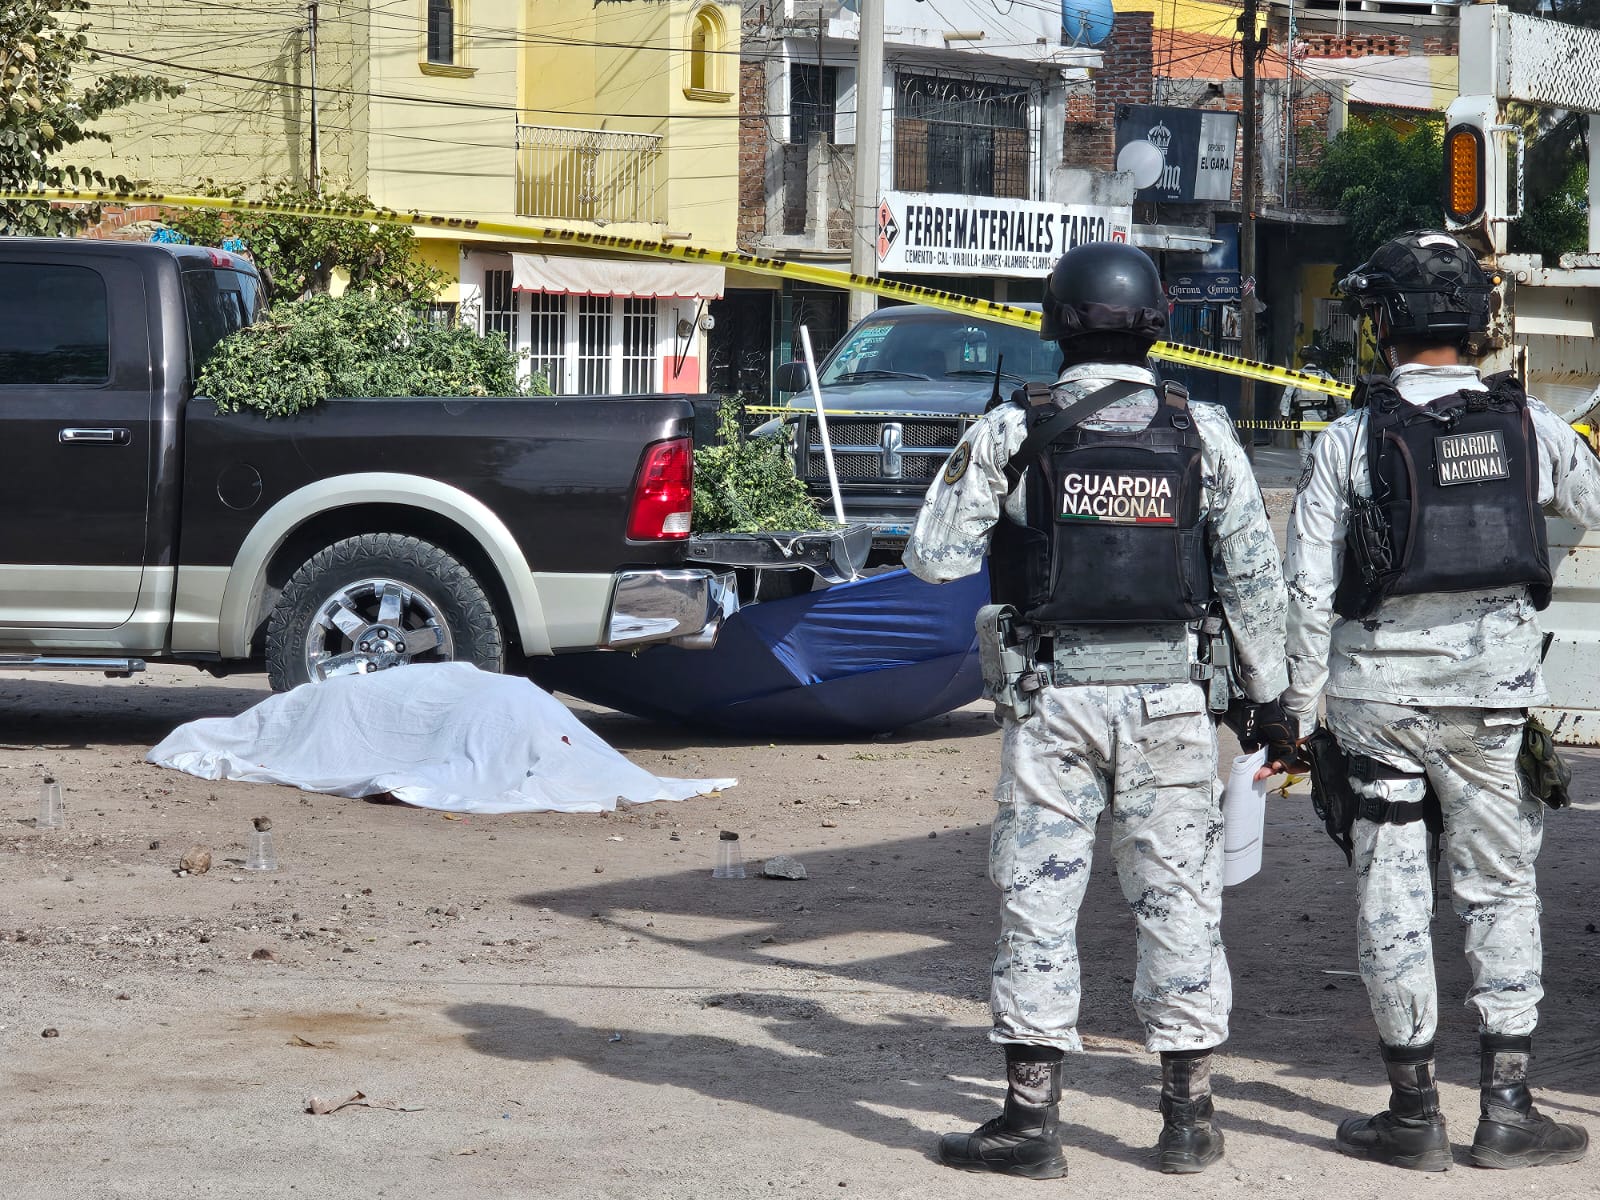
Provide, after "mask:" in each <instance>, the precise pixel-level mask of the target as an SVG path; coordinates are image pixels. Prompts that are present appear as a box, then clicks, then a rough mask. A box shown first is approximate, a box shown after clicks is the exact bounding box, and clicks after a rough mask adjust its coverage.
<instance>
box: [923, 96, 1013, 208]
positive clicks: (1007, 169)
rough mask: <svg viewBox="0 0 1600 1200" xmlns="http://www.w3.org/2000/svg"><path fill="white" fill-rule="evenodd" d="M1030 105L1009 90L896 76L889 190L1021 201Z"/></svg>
mask: <svg viewBox="0 0 1600 1200" xmlns="http://www.w3.org/2000/svg"><path fill="white" fill-rule="evenodd" d="M1034 98H1035V93H1034V92H1033V91H1031V90H1030V89H1029V88H1026V87H1018V86H1015V85H1010V84H1001V83H987V82H984V81H982V80H976V79H942V78H939V77H937V76H933V75H911V74H899V75H897V76H896V77H895V109H894V174H895V187H896V188H898V189H899V190H901V191H907V192H955V193H959V194H963V195H969V196H1012V197H1018V198H1021V199H1027V198H1028V196H1029V184H1030V180H1031V177H1032V173H1033V172H1032V162H1033V155H1032V152H1031V147H1032V141H1033V136H1032V126H1031V115H1032V112H1033V108H1034V105H1033V100H1034Z"/></svg>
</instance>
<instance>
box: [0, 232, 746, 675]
mask: <svg viewBox="0 0 1600 1200" xmlns="http://www.w3.org/2000/svg"><path fill="white" fill-rule="evenodd" d="M261 303H262V290H261V284H260V279H259V277H258V276H257V274H256V272H255V270H254V268H253V267H251V265H250V264H249V263H248V262H246V261H244V260H242V259H239V258H237V257H235V256H233V255H229V254H226V253H223V252H221V251H217V250H207V249H202V248H197V247H188V246H181V247H180V246H161V245H142V244H127V243H111V242H96V241H70V240H33V239H20V238H17V239H13V238H0V403H3V405H4V409H3V411H0V434H3V436H0V490H3V494H4V496H5V499H6V505H5V507H6V511H7V519H6V522H5V526H4V532H3V533H0V669H19V668H21V669H53V670H60V669H69V668H82V669H92V670H103V671H107V672H108V673H113V674H119V673H126V672H129V671H135V670H140V669H142V667H143V665H144V660H147V659H161V660H180V661H188V662H193V663H195V664H198V665H201V666H206V667H209V668H210V669H213V670H216V671H219V672H220V671H223V670H225V669H227V668H228V667H229V666H230V665H231V664H236V663H241V662H247V661H252V660H260V659H263V658H264V659H265V663H266V668H267V670H268V672H269V675H270V678H271V681H272V684H273V686H274V687H275V688H280V689H281V688H286V687H291V686H294V685H295V684H298V683H302V682H306V681H308V680H313V679H319V678H326V677H327V676H329V675H333V674H340V673H358V672H365V671H369V670H373V669H378V668H383V667H388V666H395V665H400V664H402V663H406V662H413V661H427V660H447V659H457V660H463V661H468V662H473V663H476V664H478V665H479V666H482V667H485V668H488V669H500V668H501V667H502V666H503V665H504V664H505V663H506V662H507V661H508V660H510V659H513V658H514V657H515V656H516V655H540V654H550V653H553V652H556V651H561V650H575V649H594V648H598V647H625V648H629V647H635V646H640V645H644V644H649V643H655V642H677V643H678V644H680V645H694V644H709V643H710V641H711V640H712V639H713V638H714V637H715V634H716V630H717V627H718V624H719V622H720V621H721V620H722V619H723V618H724V617H725V616H726V615H727V614H728V613H730V612H731V611H733V610H734V609H735V608H736V607H737V604H738V600H737V597H736V594H735V592H734V590H733V585H732V581H733V576H732V573H731V572H730V571H728V570H727V569H725V568H722V567H719V566H716V565H706V564H705V559H706V558H707V557H708V552H707V550H706V548H705V547H703V546H702V547H698V548H696V549H695V550H694V553H693V554H691V549H692V547H691V540H690V537H689V534H690V529H689V519H690V518H689V514H690V511H691V497H692V490H691V489H692V453H693V446H692V442H691V437H690V434H691V427H692V419H693V407H692V405H691V404H690V402H689V401H688V400H687V399H685V398H683V397H676V396H645V397H579V398H540V399H532V398H522V397H514V398H504V399H450V398H444V399H381V398H380V399H349V400H329V401H326V402H324V403H322V404H320V405H318V406H317V407H316V408H315V409H312V410H311V411H309V412H306V413H303V414H301V415H299V416H296V417H293V418H289V419H275V420H267V419H264V418H262V417H260V416H257V415H253V414H249V413H232V414H229V413H219V412H218V411H217V410H216V408H215V406H214V405H212V404H211V403H210V402H208V401H207V400H206V399H205V398H204V397H197V396H195V395H194V394H193V393H194V384H193V380H194V378H195V374H196V370H197V368H198V366H199V365H200V364H201V363H202V362H203V361H204V359H205V357H206V355H207V354H209V352H210V351H211V349H212V348H213V347H214V346H215V345H216V343H217V342H218V341H219V340H220V339H221V338H222V337H224V336H226V335H227V334H228V333H230V332H232V331H233V330H236V329H238V328H240V327H241V326H243V325H245V324H247V323H249V322H251V321H252V320H253V319H254V317H255V315H256V313H257V310H258V307H259V306H260V304H261ZM691 559H693V560H694V563H693V565H691Z"/></svg>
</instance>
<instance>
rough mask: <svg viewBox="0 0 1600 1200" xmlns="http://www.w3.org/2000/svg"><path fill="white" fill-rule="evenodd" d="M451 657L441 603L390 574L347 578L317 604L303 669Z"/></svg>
mask: <svg viewBox="0 0 1600 1200" xmlns="http://www.w3.org/2000/svg"><path fill="white" fill-rule="evenodd" d="M454 657H455V642H454V640H453V639H452V638H451V637H450V630H449V627H448V626H447V625H446V624H445V621H444V616H443V609H442V608H441V607H440V606H439V604H438V603H437V602H436V601H434V599H433V598H432V597H431V596H429V595H428V594H427V593H426V592H423V591H420V590H419V589H417V588H415V587H412V586H411V585H410V584H408V583H400V582H399V581H398V580H394V579H384V578H381V577H379V578H372V579H360V580H357V581H356V582H355V583H350V584H346V585H345V586H344V587H341V588H340V589H339V590H338V591H336V592H334V593H332V594H331V595H329V596H328V597H327V599H325V600H323V601H322V603H321V604H319V605H317V607H316V610H315V611H314V612H313V614H312V617H311V625H310V628H309V629H308V630H307V631H306V675H307V677H308V678H310V679H312V680H313V681H320V680H324V679H332V678H333V677H334V676H336V675H366V674H369V673H371V672H373V671H384V670H388V669H389V668H390V667H401V666H405V665H406V664H407V663H412V662H417V661H424V662H449V661H451V660H452V659H453V658H454Z"/></svg>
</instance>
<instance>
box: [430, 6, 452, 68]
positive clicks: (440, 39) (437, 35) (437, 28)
mask: <svg viewBox="0 0 1600 1200" xmlns="http://www.w3.org/2000/svg"><path fill="white" fill-rule="evenodd" d="M428 61H429V62H431V63H438V64H439V65H441V66H446V67H448V66H451V65H453V64H454V63H455V61H456V6H455V0H428Z"/></svg>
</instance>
